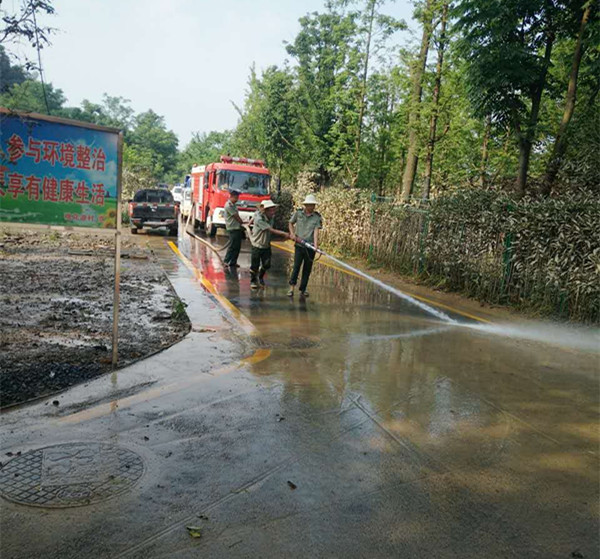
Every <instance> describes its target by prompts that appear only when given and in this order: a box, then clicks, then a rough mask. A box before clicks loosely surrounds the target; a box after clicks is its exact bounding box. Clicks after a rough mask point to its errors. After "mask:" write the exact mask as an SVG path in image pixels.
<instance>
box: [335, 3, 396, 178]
mask: <svg viewBox="0 0 600 559" xmlns="http://www.w3.org/2000/svg"><path fill="white" fill-rule="evenodd" d="M357 1H358V0H341V1H340V5H341V6H347V5H350V4H353V3H355V2H357ZM384 4H385V0H363V9H362V10H360V11H359V12H358V18H357V19H358V24H357V25H358V29H357V30H358V33H359V34H360V38H359V41H358V47H359V49H360V54H361V58H362V62H361V63H362V68H361V69H360V73H359V76H358V77H359V79H360V93H359V100H358V122H357V125H356V143H355V150H354V168H353V172H352V177H351V184H352V185H353V186H356V183H357V181H358V178H359V175H360V168H361V159H362V158H361V143H362V136H363V126H364V120H365V115H366V110H367V106H368V98H367V93H368V87H367V84H368V80H369V70H370V68H371V66H372V64H373V61H372V58H373V57H374V56H376V55H377V54H378V53H379V52H380V51H381V50H383V49H384V48H385V46H386V41H387V39H388V38H389V37H390V36H391V35H392V34H393V33H394V32H396V31H398V30H400V29H405V28H406V24H405V23H404V22H403V21H399V20H397V19H395V18H393V17H391V16H388V15H385V14H382V13H381V12H380V8H381V7H382V6H383V5H384Z"/></svg>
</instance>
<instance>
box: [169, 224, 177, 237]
mask: <svg viewBox="0 0 600 559" xmlns="http://www.w3.org/2000/svg"><path fill="white" fill-rule="evenodd" d="M178 230H179V228H178V227H177V225H176V226H175V227H171V228H170V229H169V235H171V237H177V232H178Z"/></svg>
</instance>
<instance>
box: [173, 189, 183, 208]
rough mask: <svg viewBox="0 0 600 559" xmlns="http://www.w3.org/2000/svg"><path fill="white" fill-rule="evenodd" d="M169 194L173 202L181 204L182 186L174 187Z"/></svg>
mask: <svg viewBox="0 0 600 559" xmlns="http://www.w3.org/2000/svg"><path fill="white" fill-rule="evenodd" d="M171 193H172V194H173V199H174V200H175V202H179V203H180V204H181V202H183V186H181V185H176V186H174V187H173V190H172V191H171Z"/></svg>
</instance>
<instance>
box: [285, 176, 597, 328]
mask: <svg viewBox="0 0 600 559" xmlns="http://www.w3.org/2000/svg"><path fill="white" fill-rule="evenodd" d="M311 189H313V190H314V184H312V183H311V181H310V180H307V178H306V177H305V176H304V177H303V176H300V177H299V180H298V184H297V185H296V188H295V189H294V191H293V194H292V193H286V196H287V197H288V198H289V199H292V198H293V199H295V200H296V203H297V204H298V203H299V202H300V201H301V200H302V197H303V196H304V195H305V194H306V192H307V191H310V190H311ZM318 198H319V202H320V203H319V207H318V210H319V212H320V213H321V214H322V215H323V220H324V225H325V228H324V231H323V234H322V236H321V239H322V244H323V246H324V247H326V248H328V249H329V250H336V251H339V252H342V253H346V254H349V255H352V256H355V257H358V258H362V259H364V260H366V261H368V262H369V263H372V264H375V265H379V266H384V267H386V268H388V269H390V270H392V271H396V272H399V273H401V274H405V275H412V276H413V277H417V278H419V280H420V281H422V282H424V283H427V284H430V285H435V286H437V287H442V288H444V289H448V290H452V291H460V292H462V293H465V294H467V295H469V296H472V297H475V298H477V299H479V300H481V301H486V302H489V303H499V304H509V305H512V306H516V307H519V308H527V309H530V310H534V311H536V312H538V313H539V314H541V315H546V316H558V317H561V318H569V319H572V320H579V321H584V322H595V323H598V322H600V220H598V216H599V215H600V202H598V200H597V197H596V196H594V195H593V194H591V193H586V192H580V193H578V194H576V195H572V196H570V197H569V198H560V199H558V198H557V199H543V200H540V199H533V198H526V199H523V200H520V201H516V200H513V199H511V198H510V197H509V196H507V195H506V194H504V193H502V192H493V191H488V190H477V189H470V190H459V191H456V192H452V193H450V194H447V195H444V196H441V197H439V198H437V199H435V200H433V201H432V202H431V203H430V204H429V207H428V208H427V209H419V208H415V207H412V206H406V205H401V204H398V203H395V202H393V201H388V202H376V201H374V200H372V199H371V197H370V196H369V195H368V194H366V193H365V192H364V191H361V190H353V189H341V188H329V189H326V190H324V191H322V192H319V193H318ZM286 200H287V199H286ZM286 203H288V202H286ZM286 212H287V209H286ZM289 213H291V212H289ZM289 213H288V215H289Z"/></svg>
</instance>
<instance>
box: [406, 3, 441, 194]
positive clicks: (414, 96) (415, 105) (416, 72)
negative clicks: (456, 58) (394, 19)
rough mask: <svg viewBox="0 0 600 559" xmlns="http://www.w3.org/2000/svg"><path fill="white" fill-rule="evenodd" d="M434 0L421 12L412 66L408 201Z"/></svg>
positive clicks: (412, 180) (407, 177) (407, 170)
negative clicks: (421, 29) (416, 53)
mask: <svg viewBox="0 0 600 559" xmlns="http://www.w3.org/2000/svg"><path fill="white" fill-rule="evenodd" d="M433 8H434V0H426V4H425V6H424V8H423V12H422V14H421V20H422V23H423V32H422V35H421V48H420V50H419V55H418V57H417V59H416V60H415V62H414V66H413V68H412V91H411V105H410V112H409V122H408V153H407V155H406V165H405V167H404V174H403V175H402V191H401V199H402V201H404V202H407V201H408V200H409V198H410V196H411V195H412V190H413V185H414V182H415V176H416V174H417V164H418V160H419V124H420V116H421V97H422V94H423V73H424V72H425V67H426V65H427V53H428V52H429V42H430V40H431V34H432V32H433V14H434V11H433Z"/></svg>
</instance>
